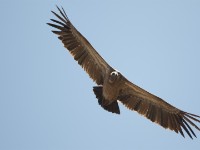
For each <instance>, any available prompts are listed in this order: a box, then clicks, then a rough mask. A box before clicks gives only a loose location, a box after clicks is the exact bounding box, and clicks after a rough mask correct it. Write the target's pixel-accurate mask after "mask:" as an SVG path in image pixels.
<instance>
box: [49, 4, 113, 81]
mask: <svg viewBox="0 0 200 150" xmlns="http://www.w3.org/2000/svg"><path fill="white" fill-rule="evenodd" d="M57 8H58V7H57ZM58 10H59V12H60V15H58V14H57V13H55V12H53V11H52V13H53V14H54V15H55V16H56V17H57V18H58V19H59V20H54V19H51V21H53V22H54V23H55V24H52V23H47V24H48V25H50V26H52V27H54V28H56V29H58V31H52V32H53V33H55V34H57V35H58V38H59V39H60V40H61V41H62V43H63V44H64V47H65V48H67V49H68V50H69V52H70V53H71V54H72V56H73V57H74V59H75V60H77V61H78V64H79V65H81V66H82V67H83V69H84V70H85V71H86V72H87V73H88V74H89V76H90V77H91V78H92V79H93V80H94V81H95V82H96V83H97V84H98V85H100V84H103V78H104V76H105V74H106V73H107V72H108V71H110V69H112V68H111V67H110V66H109V65H108V64H107V63H106V61H105V60H104V59H103V58H102V57H101V56H100V55H99V54H98V53H97V51H96V50H95V49H94V48H93V47H92V45H91V44H90V43H89V42H88V41H87V39H86V38H85V37H84V36H83V35H81V33H80V32H79V31H77V30H76V28H75V27H74V26H73V25H72V23H71V22H70V20H69V19H68V17H67V15H66V13H65V11H64V9H63V8H62V10H61V9H60V8H58Z"/></svg>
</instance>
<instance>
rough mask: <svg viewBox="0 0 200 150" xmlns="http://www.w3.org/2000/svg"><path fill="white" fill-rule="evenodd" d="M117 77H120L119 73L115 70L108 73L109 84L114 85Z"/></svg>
mask: <svg viewBox="0 0 200 150" xmlns="http://www.w3.org/2000/svg"><path fill="white" fill-rule="evenodd" d="M119 77H120V73H119V72H118V71H116V70H115V71H113V72H111V73H110V75H109V82H110V83H114V82H115V81H118V79H119Z"/></svg>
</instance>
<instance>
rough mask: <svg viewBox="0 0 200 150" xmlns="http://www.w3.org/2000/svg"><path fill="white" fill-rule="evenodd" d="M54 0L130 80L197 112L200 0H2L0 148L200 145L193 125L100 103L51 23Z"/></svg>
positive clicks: (199, 110)
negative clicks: (162, 121)
mask: <svg viewBox="0 0 200 150" xmlns="http://www.w3.org/2000/svg"><path fill="white" fill-rule="evenodd" d="M56 4H57V5H58V6H63V7H64V8H65V10H66V12H67V14H68V16H69V18H70V19H71V21H72V23H73V24H74V26H75V27H76V28H77V29H78V30H79V31H80V32H81V33H82V34H83V35H84V36H85V37H86V38H87V39H88V40H89V41H90V42H91V44H92V45H93V46H94V47H95V48H96V50H97V51H98V52H99V53H100V54H101V55H102V56H103V57H104V58H105V60H106V61H107V62H108V63H110V64H111V65H112V66H113V67H114V68H117V69H118V70H119V71H120V72H121V73H123V74H124V75H125V76H126V77H127V78H128V79H129V80H131V81H132V82H134V83H135V84H137V85H139V86H140V87H142V88H144V89H146V90H148V91H149V92H151V93H153V94H155V95H157V96H159V97H161V98H163V99H165V100H166V101H168V102H169V103H171V104H173V105H175V106H176V107H178V108H180V109H182V110H184V111H187V112H191V113H195V114H198V115H200V96H199V93H200V17H199V16H200V1H198V0H187V1H185V0H167V1H164V0H163V1H161V0H140V1H139V0H138V1H134V0H124V1H119V0H109V1H108V0H104V1H97V0H96V1H92V0H65V1H61V0H57V1H55V0H1V1H0V18H1V23H0V29H1V36H0V39H1V44H0V70H1V72H0V149H1V150H66V149H67V150H111V149H115V150H122V149H124V150H131V149H135V150H137V149H138V150H146V149H154V150H160V149H162V150H169V149H171V150H174V149H182V150H188V149H193V150H194V149H199V147H200V142H199V141H200V132H199V131H197V130H196V129H194V131H195V132H196V135H197V136H198V138H197V139H194V140H191V139H190V138H189V137H188V136H187V137H186V138H185V139H184V138H182V136H181V135H178V134H176V133H174V132H171V131H169V130H165V129H163V128H161V127H160V126H158V125H156V124H153V123H151V122H150V121H149V120H147V119H146V118H144V117H142V116H140V115H138V114H137V113H136V112H132V111H129V110H128V109H126V108H125V107H124V106H122V105H120V108H121V115H115V114H112V113H108V112H106V111H104V110H103V109H102V108H101V107H100V106H99V105H98V103H97V99H96V98H95V95H94V94H93V91H92V86H94V85H95V83H93V82H92V80H91V79H90V78H89V77H88V75H87V74H86V73H85V72H84V71H83V70H82V69H81V67H80V66H79V65H78V64H77V62H75V61H74V60H73V58H72V57H71V55H70V54H69V52H68V51H66V50H65V49H64V47H63V45H62V44H61V42H60V41H59V40H58V39H57V37H56V36H55V35H54V34H53V33H51V32H50V31H51V29H52V28H50V27H49V26H47V25H46V23H47V22H49V19H50V18H54V16H53V14H52V13H51V12H50V11H51V10H54V11H57V10H56V7H55V5H56ZM198 125H200V124H198Z"/></svg>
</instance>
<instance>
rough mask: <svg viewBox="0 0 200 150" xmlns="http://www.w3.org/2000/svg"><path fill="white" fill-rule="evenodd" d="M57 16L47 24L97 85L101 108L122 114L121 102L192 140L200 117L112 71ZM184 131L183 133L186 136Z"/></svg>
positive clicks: (64, 16)
mask: <svg viewBox="0 0 200 150" xmlns="http://www.w3.org/2000/svg"><path fill="white" fill-rule="evenodd" d="M57 9H58V12H59V13H60V14H58V13H55V12H54V11H51V12H52V13H53V14H54V15H55V17H56V18H57V20H55V19H51V21H52V22H54V23H47V24H48V25H50V26H51V27H53V28H56V29H57V30H53V31H52V32H53V33H55V34H56V35H57V36H58V38H59V39H60V40H61V41H62V43H63V44H64V47H65V48H66V49H67V50H68V51H69V52H70V54H71V55H72V56H73V57H74V59H75V60H76V61H77V62H78V64H79V65H80V66H81V67H82V68H83V69H84V70H85V71H86V72H87V73H88V75H89V76H90V78H92V79H93V81H94V82H96V84H97V85H96V86H94V87H93V91H94V94H95V95H96V98H97V100H98V104H99V105H100V106H101V107H102V108H103V109H105V110H106V111H109V112H112V113H116V114H120V109H119V106H118V102H121V103H122V104H123V105H125V106H126V107H127V108H128V109H130V110H133V111H136V112H138V113H139V114H141V115H143V116H144V117H146V118H147V119H149V120H151V121H152V122H155V123H157V124H158V125H160V126H162V127H163V128H165V129H170V130H172V131H175V132H176V133H180V134H181V135H182V136H183V137H185V136H184V132H185V133H187V134H188V136H189V137H190V138H191V139H193V137H196V135H195V133H194V131H193V129H192V128H191V127H194V128H196V129H197V130H199V131H200V128H199V127H198V126H197V125H196V124H195V122H196V123H197V122H198V123H200V116H198V115H195V114H191V113H187V112H185V111H182V110H180V109H178V108H176V107H174V106H172V105H171V104H169V103H167V102H166V101H164V100H163V99H161V98H159V97H157V96H155V95H153V94H151V93H149V92H147V91H146V90H144V89H142V88H140V87H139V86H137V85H135V84H133V83H132V82H130V81H129V80H128V79H126V78H125V77H124V76H123V75H122V74H121V73H120V72H119V71H117V70H115V69H113V68H112V67H111V66H110V65H109V64H108V63H107V62H106V61H105V60H104V59H103V58H102V57H101V56H100V55H99V53H98V52H97V51H96V50H95V49H94V48H93V46H92V45H91V44H90V43H89V42H88V40H87V39H86V38H85V37H84V36H83V35H82V34H81V33H80V32H79V31H78V30H77V29H76V28H75V27H74V26H73V24H72V23H71V22H70V20H69V18H68V17H67V14H66V12H65V11H64V9H63V8H59V7H58V6H57ZM183 131H184V132H183Z"/></svg>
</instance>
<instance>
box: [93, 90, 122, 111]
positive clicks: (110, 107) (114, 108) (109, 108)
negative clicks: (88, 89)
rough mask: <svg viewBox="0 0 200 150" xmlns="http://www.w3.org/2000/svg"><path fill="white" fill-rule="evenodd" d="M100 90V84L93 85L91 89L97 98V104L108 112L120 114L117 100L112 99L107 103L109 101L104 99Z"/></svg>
mask: <svg viewBox="0 0 200 150" xmlns="http://www.w3.org/2000/svg"><path fill="white" fill-rule="evenodd" d="M102 90H103V87H102V86H94V87H93V91H94V94H95V95H96V98H97V99H98V103H99V105H100V106H101V107H102V108H104V109H105V110H107V111H109V112H112V113H116V114H120V110H119V106H118V103H117V101H114V102H112V103H111V104H108V103H109V101H108V100H106V99H104V97H103V95H102Z"/></svg>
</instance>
